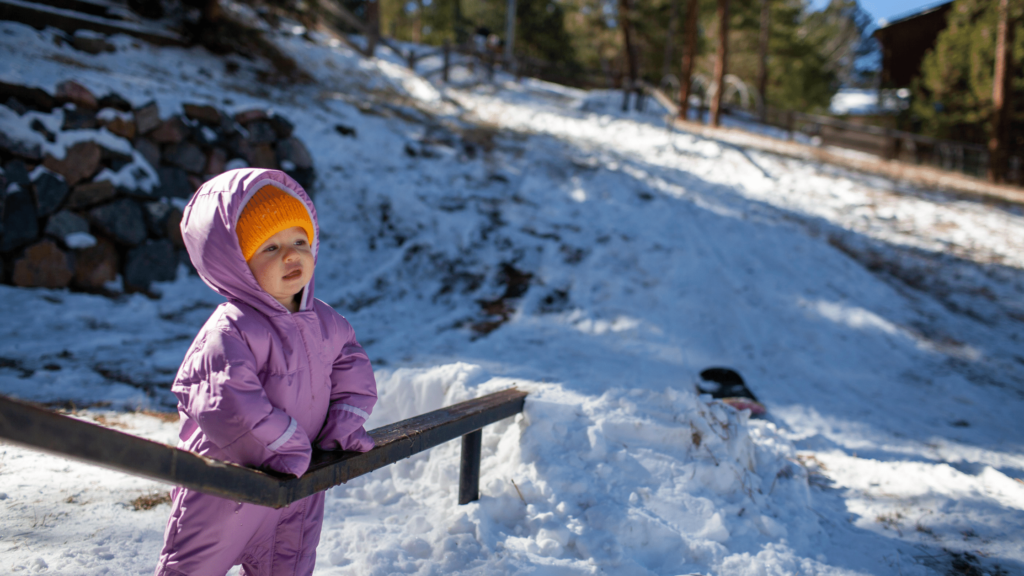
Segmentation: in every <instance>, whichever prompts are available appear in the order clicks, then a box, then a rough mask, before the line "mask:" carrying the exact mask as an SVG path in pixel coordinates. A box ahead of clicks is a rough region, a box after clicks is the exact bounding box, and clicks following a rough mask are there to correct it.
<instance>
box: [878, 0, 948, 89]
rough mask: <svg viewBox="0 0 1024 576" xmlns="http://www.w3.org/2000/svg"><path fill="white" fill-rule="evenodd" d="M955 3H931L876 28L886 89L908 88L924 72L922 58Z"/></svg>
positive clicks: (930, 47)
mask: <svg viewBox="0 0 1024 576" xmlns="http://www.w3.org/2000/svg"><path fill="white" fill-rule="evenodd" d="M952 7H953V3H952V2H946V3H944V4H939V5H937V6H932V7H931V8H927V9H925V10H922V11H921V12H917V13H915V14H911V15H909V16H905V17H903V18H900V19H898V20H894V21H892V22H890V23H888V24H886V25H885V26H883V27H881V28H879V29H878V30H875V33H874V37H875V38H876V39H877V40H878V43H879V44H881V49H882V78H881V88H882V89H883V90H884V89H892V88H907V87H909V86H910V83H911V81H912V80H913V79H914V78H916V77H917V76H918V75H919V74H920V73H921V61H922V60H924V55H925V53H926V52H928V51H929V50H931V49H932V48H933V47H934V46H935V39H936V38H937V37H938V35H939V32H941V31H942V30H944V29H945V28H946V13H947V12H949V10H950V8H952Z"/></svg>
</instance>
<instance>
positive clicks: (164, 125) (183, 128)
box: [135, 116, 190, 144]
mask: <svg viewBox="0 0 1024 576" xmlns="http://www.w3.org/2000/svg"><path fill="white" fill-rule="evenodd" d="M135 121H136V123H137V122H138V118H136V120H135ZM189 132H190V129H189V127H188V125H187V124H185V122H184V121H183V120H182V119H181V116H171V117H170V118H168V119H167V120H164V121H163V122H161V123H160V125H159V126H157V128H156V130H153V132H152V133H150V135H149V137H150V138H151V139H152V140H153V141H154V142H156V143H157V144H177V143H178V142H181V141H182V140H185V139H186V138H188V135H189Z"/></svg>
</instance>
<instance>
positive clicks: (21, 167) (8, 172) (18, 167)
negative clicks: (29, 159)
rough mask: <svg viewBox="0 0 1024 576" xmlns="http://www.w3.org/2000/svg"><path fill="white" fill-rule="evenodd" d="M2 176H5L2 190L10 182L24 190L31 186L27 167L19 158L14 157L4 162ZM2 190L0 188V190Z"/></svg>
mask: <svg viewBox="0 0 1024 576" xmlns="http://www.w3.org/2000/svg"><path fill="white" fill-rule="evenodd" d="M4 176H5V177H6V178H7V186H4V190H7V188H9V187H10V185H11V184H17V185H18V189H20V190H25V191H26V192H27V191H28V190H30V189H31V188H32V180H31V179H30V178H29V176H28V167H27V166H25V163H24V162H22V161H21V160H17V159H15V160H11V161H10V162H8V163H7V164H4ZM4 190H0V192H3V191H4Z"/></svg>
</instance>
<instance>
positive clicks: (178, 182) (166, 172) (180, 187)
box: [157, 166, 195, 198]
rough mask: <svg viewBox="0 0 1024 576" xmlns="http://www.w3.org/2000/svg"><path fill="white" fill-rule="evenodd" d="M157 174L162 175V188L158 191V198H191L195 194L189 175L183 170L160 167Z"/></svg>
mask: <svg viewBox="0 0 1024 576" xmlns="http://www.w3.org/2000/svg"><path fill="white" fill-rule="evenodd" d="M157 172H158V173H159V174H160V188H159V189H158V190H157V196H166V197H168V198H189V197H191V196H192V193H193V192H195V188H192V185H191V184H189V182H188V173H186V172H185V171H184V170H182V169H181V168H175V167H173V166H160V168H158V169H157Z"/></svg>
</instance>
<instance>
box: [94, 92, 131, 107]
mask: <svg viewBox="0 0 1024 576" xmlns="http://www.w3.org/2000/svg"><path fill="white" fill-rule="evenodd" d="M99 105H100V108H113V109H114V110H120V111H121V112H131V111H132V103H131V102H129V101H127V100H125V99H124V98H122V97H121V95H120V94H117V93H116V92H111V93H110V94H107V95H106V96H104V97H103V98H100V100H99Z"/></svg>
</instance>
